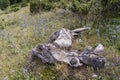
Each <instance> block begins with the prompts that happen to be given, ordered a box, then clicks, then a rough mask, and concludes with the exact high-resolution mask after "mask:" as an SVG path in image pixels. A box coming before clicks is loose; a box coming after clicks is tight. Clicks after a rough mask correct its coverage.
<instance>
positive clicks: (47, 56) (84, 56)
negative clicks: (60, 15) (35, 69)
mask: <svg viewBox="0 0 120 80" xmlns="http://www.w3.org/2000/svg"><path fill="white" fill-rule="evenodd" d="M87 29H90V28H89V27H84V28H79V29H75V30H69V29H65V28H63V29H61V30H58V31H56V32H54V33H52V35H51V36H50V38H49V40H48V41H47V43H45V44H38V45H37V46H36V47H35V48H33V49H32V53H31V57H30V62H32V61H33V59H34V57H35V56H36V57H38V58H40V59H41V60H42V62H44V63H50V64H54V63H55V62H56V61H60V62H65V63H67V64H69V65H70V66H72V67H79V66H82V65H84V64H86V65H88V66H92V67H93V68H94V69H96V68H102V67H104V64H105V62H106V58H105V57H101V56H97V53H98V52H101V51H103V50H104V47H103V46H102V44H99V45H98V46H97V47H96V48H95V49H92V48H85V49H84V50H83V51H82V52H80V51H79V50H71V49H70V48H71V46H72V44H73V43H72V42H73V40H74V37H75V36H77V35H79V34H80V33H81V32H82V31H84V30H87Z"/></svg>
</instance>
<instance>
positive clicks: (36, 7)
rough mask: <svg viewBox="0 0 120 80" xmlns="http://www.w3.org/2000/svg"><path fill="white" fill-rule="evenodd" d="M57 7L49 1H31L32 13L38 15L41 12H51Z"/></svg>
mask: <svg viewBox="0 0 120 80" xmlns="http://www.w3.org/2000/svg"><path fill="white" fill-rule="evenodd" d="M54 7H55V5H54V3H53V2H50V1H49V0H31V1H30V12H31V13H36V12H39V11H40V10H48V11H49V10H51V9H53V8H54Z"/></svg>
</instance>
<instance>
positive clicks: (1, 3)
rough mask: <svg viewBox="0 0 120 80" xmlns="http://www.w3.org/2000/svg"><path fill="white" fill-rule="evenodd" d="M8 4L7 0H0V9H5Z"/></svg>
mask: <svg viewBox="0 0 120 80" xmlns="http://www.w3.org/2000/svg"><path fill="white" fill-rule="evenodd" d="M9 5H10V1H9V0H0V9H1V10H5V9H6V8H7V7H8V6H9Z"/></svg>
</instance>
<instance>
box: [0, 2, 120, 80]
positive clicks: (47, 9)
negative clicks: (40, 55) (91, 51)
mask: <svg viewBox="0 0 120 80" xmlns="http://www.w3.org/2000/svg"><path fill="white" fill-rule="evenodd" d="M0 1H6V2H7V1H8V0H0ZM21 1H23V2H24V1H25V4H24V3H23V4H22V2H21ZM26 3H27V0H10V2H9V5H8V6H7V7H4V8H3V9H2V8H1V7H0V8H1V9H2V10H0V80H3V79H4V80H56V79H57V80H87V79H90V80H119V79H120V76H119V75H120V31H119V30H120V27H119V26H120V17H119V15H120V13H119V10H120V8H119V4H120V3H119V0H30V3H28V5H27V7H22V6H24V5H25V6H26ZM29 4H30V6H29ZM0 6H1V2H0ZM61 8H62V9H61ZM39 12H40V14H39ZM32 13H38V14H34V15H31V14H32ZM84 25H88V26H90V27H91V30H90V31H85V32H83V33H82V36H81V39H82V40H83V41H82V42H81V43H75V44H74V45H73V49H80V50H83V49H84V48H85V47H87V46H95V45H96V44H98V43H102V44H103V45H104V46H105V52H104V54H103V55H104V56H105V57H106V58H107V61H108V62H107V63H106V65H105V68H104V69H101V70H98V71H94V70H93V69H91V68H90V67H86V66H83V67H80V68H72V67H69V66H68V65H66V64H64V63H56V64H55V65H48V64H44V63H42V62H41V60H39V59H38V60H36V61H34V62H33V63H32V64H31V65H30V66H28V65H27V61H28V56H29V53H30V51H31V49H32V48H33V47H35V46H36V44H38V43H44V42H46V41H47V39H48V37H49V35H50V34H51V33H52V32H53V31H55V30H58V29H61V28H63V27H64V28H69V29H74V28H78V27H82V26H84ZM26 68H29V69H30V71H28V72H27V71H26ZM94 73H96V74H97V75H98V76H97V78H93V77H92V75H93V74H94Z"/></svg>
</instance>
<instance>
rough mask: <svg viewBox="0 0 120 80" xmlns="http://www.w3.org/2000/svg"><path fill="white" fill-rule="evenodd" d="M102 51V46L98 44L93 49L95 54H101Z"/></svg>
mask: <svg viewBox="0 0 120 80" xmlns="http://www.w3.org/2000/svg"><path fill="white" fill-rule="evenodd" d="M103 51H104V46H103V45H102V44H99V45H98V46H97V47H96V48H95V49H94V51H93V52H94V53H95V54H98V53H100V52H103Z"/></svg>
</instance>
